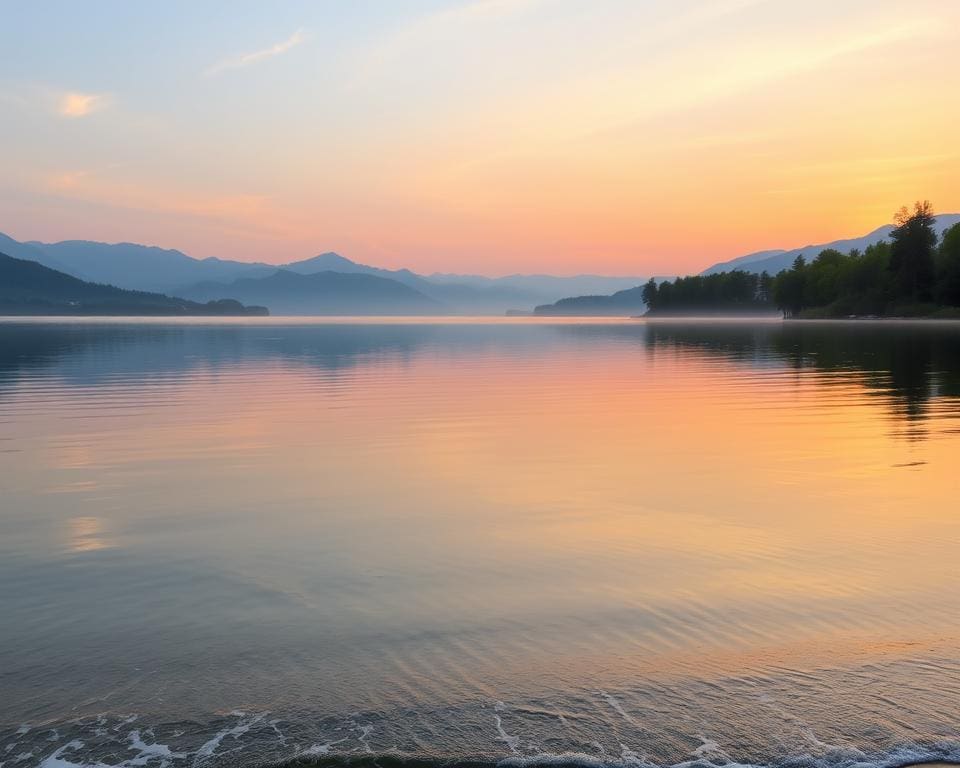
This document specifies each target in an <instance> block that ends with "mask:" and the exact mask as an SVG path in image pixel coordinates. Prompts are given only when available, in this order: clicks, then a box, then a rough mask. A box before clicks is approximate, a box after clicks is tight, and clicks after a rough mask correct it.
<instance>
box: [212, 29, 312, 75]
mask: <svg viewBox="0 0 960 768" xmlns="http://www.w3.org/2000/svg"><path fill="white" fill-rule="evenodd" d="M306 39H307V34H306V31H305V30H303V29H298V30H297V31H296V32H294V33H293V34H292V35H290V37H288V38H287V39H286V40H283V41H281V42H279V43H275V44H274V45H271V46H270V47H269V48H263V49H262V50H259V51H253V52H252V53H244V54H242V55H240V56H234V57H233V58H230V59H224V60H223V61H218V62H217V63H216V64H214V65H213V66H211V67H210V68H209V69H207V70H206V72H204V74H205V75H207V76H210V75H218V74H220V73H221V72H225V71H227V70H229V69H242V68H243V67H248V66H250V65H251V64H256V63H257V62H258V61H264V60H265V59H272V58H273V57H274V56H280V55H281V54H284V53H286V52H287V51H289V50H290V49H291V48H296V47H297V46H298V45H300V43H302V42H303V41H304V40H306Z"/></svg>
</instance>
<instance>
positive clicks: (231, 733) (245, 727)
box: [193, 712, 266, 766]
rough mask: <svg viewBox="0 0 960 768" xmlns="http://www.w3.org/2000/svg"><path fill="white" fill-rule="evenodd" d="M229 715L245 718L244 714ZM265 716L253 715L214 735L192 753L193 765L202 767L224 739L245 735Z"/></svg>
mask: <svg viewBox="0 0 960 768" xmlns="http://www.w3.org/2000/svg"><path fill="white" fill-rule="evenodd" d="M230 714H231V715H233V716H234V717H245V716H246V715H245V713H244V712H231V713H230ZM265 716H266V713H261V714H259V715H254V716H253V717H252V718H250V719H249V720H246V721H241V722H240V723H238V724H237V725H235V726H233V728H224V729H223V730H222V731H218V732H217V733H216V734H214V736H213V738H211V739H210V740H209V741H207V742H206V743H205V744H204V745H203V746H202V747H200V749H198V750H197V751H196V752H195V753H194V755H193V764H194V765H195V766H197V765H203V763H204V762H206V761H207V760H209V759H210V758H211V757H212V756H213V753H214V752H216V751H217V749H218V748H219V746H220V744H221V743H222V742H223V740H224V739H226V738H228V737H232V738H234V739H236V738H238V737H239V736H242V735H243V734H245V733H246V732H247V731H249V730H250V727H251V726H253V725H255V724H256V723H258V722H260V721H261V720H263V718H264V717H265Z"/></svg>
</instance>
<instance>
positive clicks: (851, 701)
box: [0, 322, 960, 768]
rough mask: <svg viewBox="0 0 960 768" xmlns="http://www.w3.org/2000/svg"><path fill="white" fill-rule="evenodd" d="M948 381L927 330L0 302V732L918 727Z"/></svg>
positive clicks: (324, 736)
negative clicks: (87, 317) (311, 318)
mask: <svg viewBox="0 0 960 768" xmlns="http://www.w3.org/2000/svg"><path fill="white" fill-rule="evenodd" d="M956 374H957V354H956V338H955V332H954V331H953V329H952V328H938V327H937V326H916V327H911V328H898V327H894V326H877V327H873V326H860V325H852V324H849V325H844V324H839V325H836V326H818V325H813V324H811V325H806V324H804V325H799V324H798V325H788V326H781V325H780V324H759V325H733V324H727V325H722V326H690V325H684V324H677V323H670V324H665V323H655V324H643V323H620V324H608V325H583V324H576V323H573V324H571V323H557V324H527V323H516V324H512V325H505V324H496V325H489V324H483V323H477V324H475V325H465V324H460V325H448V324H432V325H431V324H418V325H414V324H408V325H393V324H381V325H348V324H346V325H345V324H340V325H330V324H321V325H315V326H308V325H287V324H283V323H277V322H268V323H262V324H260V323H257V324H236V325H232V324H220V325H206V324H200V325H189V324H184V323H180V324H169V325H167V324H160V323H153V324H149V325H140V326H138V325H132V324H129V325H104V324H101V325H98V326H92V325H85V324H82V323H64V324H61V325H22V324H17V325H13V324H11V325H7V324H0V422H2V435H3V437H4V438H5V439H6V445H7V446H8V448H9V452H7V453H4V454H3V455H0V479H2V482H3V488H2V494H3V495H2V504H0V584H2V586H3V589H0V616H2V617H3V622H2V629H0V657H2V658H3V664H2V665H0V689H2V690H3V691H4V696H2V697H0V749H6V746H7V744H8V743H9V744H13V743H14V742H17V739H16V738H14V736H15V735H12V736H11V737H10V740H9V742H5V741H4V740H3V738H4V737H3V735H2V730H3V725H4V723H11V724H13V725H14V726H17V725H19V723H22V722H27V721H29V722H36V721H44V722H49V723H52V724H55V725H53V726H51V727H55V728H58V729H60V730H59V733H60V739H59V741H50V742H47V741H45V740H44V738H45V737H43V736H37V737H36V741H35V742H34V743H32V744H31V747H32V748H35V749H36V750H38V751H37V752H36V754H35V757H36V755H40V754H43V755H48V756H49V755H52V754H55V750H57V749H66V751H65V752H62V753H61V756H60V758H57V759H61V758H62V759H69V760H70V762H72V763H76V764H84V763H86V764H98V762H99V763H102V764H111V763H112V762H116V761H114V759H113V757H112V756H115V755H124V754H127V750H128V748H131V745H132V744H134V743H136V744H140V742H139V741H137V742H135V741H134V736H133V732H132V729H133V728H135V729H136V733H137V734H138V735H137V736H136V738H137V739H141V738H143V737H144V736H145V734H147V733H148V729H149V731H150V733H152V734H154V737H155V738H158V739H160V738H163V739H167V741H163V742H161V743H164V744H166V743H170V744H171V745H172V746H171V749H172V750H173V751H174V752H178V753H182V755H184V757H183V758H182V760H179V762H176V763H175V764H177V765H180V764H193V763H194V762H196V761H195V760H194V759H193V758H194V756H197V755H199V756H200V757H201V758H202V760H201V761H200V762H202V763H203V764H207V763H206V757H205V755H207V754H208V752H209V751H216V750H219V751H218V752H217V754H218V755H219V756H220V757H221V758H222V759H223V761H224V762H227V761H229V760H231V759H232V758H234V757H236V754H239V753H236V754H235V753H234V752H232V751H231V750H233V749H234V748H239V747H240V746H241V745H242V746H243V749H244V750H248V749H249V752H248V753H247V754H250V755H251V757H250V760H249V761H247V764H258V765H262V764H273V763H275V762H276V761H277V760H278V759H280V758H284V757H290V756H291V755H292V754H296V749H299V748H306V747H309V746H310V745H314V744H315V745H319V746H318V748H321V747H323V746H324V745H328V744H336V745H338V746H336V747H330V748H331V749H332V750H333V751H334V752H336V751H339V750H342V751H343V752H350V751H354V752H356V753H361V752H366V750H367V749H371V750H378V751H386V750H391V749H393V748H395V747H397V748H400V749H402V750H405V751H406V752H409V753H416V754H431V755H451V754H455V755H463V754H467V753H469V754H480V755H487V756H493V757H495V758H499V757H503V756H505V753H509V752H510V750H511V749H516V750H517V752H518V754H522V755H526V756H532V755H534V754H536V753H537V752H538V751H541V750H546V751H552V752H562V751H569V752H584V753H586V754H590V755H593V756H598V757H600V758H604V755H606V756H609V755H614V756H617V755H620V754H621V751H622V750H626V749H629V750H632V751H635V753H636V754H641V753H643V754H646V755H648V756H649V757H650V759H651V760H652V761H653V762H656V763H665V764H676V763H680V762H683V761H684V760H685V759H686V758H689V757H690V756H691V755H694V756H696V755H703V754H705V752H704V751H703V749H702V747H705V744H706V742H707V741H708V740H711V739H712V740H715V741H717V742H718V743H719V744H721V745H722V750H723V754H724V755H727V756H729V757H730V758H732V759H737V760H739V761H741V762H745V763H751V764H758V762H764V761H767V760H772V759H774V758H776V757H777V756H783V755H788V756H789V755H792V756H796V755H804V754H806V753H807V751H809V750H811V749H814V748H816V749H820V747H817V746H816V744H814V747H811V744H813V743H814V742H813V740H812V737H810V735H809V734H811V733H815V734H816V738H817V739H818V740H819V741H818V742H817V743H822V744H823V745H829V744H838V743H840V744H853V745H856V746H857V748H860V747H864V746H866V747H877V748H882V749H886V748H888V747H890V746H891V745H897V744H901V743H903V742H904V741H905V740H915V739H919V738H923V739H927V740H929V741H932V740H935V739H941V738H947V737H949V736H950V734H951V733H952V732H950V731H949V727H952V724H951V723H949V722H946V721H945V720H944V717H943V713H944V712H948V713H949V712H953V711H957V709H958V706H960V665H958V664H957V663H956V659H957V658H960V654H958V652H957V649H958V648H960V593H958V592H957V590H956V589H955V584H956V583H957V580H958V579H960V560H958V558H957V557H956V550H957V546H958V543H960V519H958V518H957V515H956V514H955V512H954V507H955V501H956V497H957V492H958V485H957V483H958V479H957V473H956V455H957V448H958V445H960V442H958V441H960V435H957V434H955V429H956V427H955V426H954V425H956V424H957V423H958V422H957V420H956V418H957V415H958V397H957V390H956ZM920 430H922V431H920ZM904 435H906V436H907V437H919V436H923V437H925V439H923V440H914V439H909V440H905V439H902V437H903V436H904ZM944 659H946V662H944ZM864 680H869V681H871V686H872V687H871V690H870V691H869V692H866V693H865V692H864V683H863V681H864ZM919 680H922V681H924V682H923V683H918V682H917V681H919ZM934 681H935V683H936V690H933V688H932V687H931V685H932V684H933V682H934ZM866 695H874V696H875V700H871V706H870V707H868V708H866V709H863V708H859V709H858V708H857V705H858V702H859V701H860V700H861V699H862V697H863V696H866ZM498 702H499V703H498ZM235 710H236V711H237V713H238V714H229V715H226V714H224V713H233V712H234V711H235ZM105 711H107V712H108V713H109V717H114V718H117V719H122V718H125V717H127V716H129V715H131V714H132V713H136V714H137V715H138V716H139V718H140V719H139V720H137V721H136V722H135V725H129V724H128V725H127V726H119V724H118V726H117V727H119V730H116V731H114V730H112V729H113V727H114V726H113V725H111V726H110V728H111V731H110V732H111V733H114V734H116V736H115V737H110V739H108V740H107V741H103V740H101V736H100V735H98V734H101V731H102V730H103V728H104V727H105V726H104V722H101V721H100V720H99V718H100V717H101V716H102V714H103V713H104V712H105ZM852 711H855V712H856V713H857V717H850V716H849V713H850V712H852ZM244 712H246V713H247V714H246V715H244V714H242V713H244ZM265 712H271V713H274V714H271V715H269V716H267V715H264V714H263V713H265ZM557 713H560V714H562V715H563V721H561V718H560V717H558V716H557ZM121 716H122V718H121ZM258 718H259V719H258ZM938 718H939V719H938ZM185 720H190V721H191V722H190V723H189V724H188V725H185V724H184V721H185ZM108 722H110V723H111V724H113V723H115V720H110V719H109V718H108ZM564 722H565V723H566V724H564ZM261 726H262V727H261ZM273 726H276V727H273ZM236 729H247V730H244V731H243V734H244V737H243V739H237V740H236V742H234V740H233V737H227V736H224V735H222V734H225V733H228V732H232V731H234V730H236ZM498 729H499V730H498ZM281 730H282V733H281ZM177 734H179V735H177ZM218 734H221V736H220V737H219V738H220V740H219V741H217V738H218ZM504 734H506V735H504ZM770 734H775V738H774V739H773V740H771V737H770ZM283 739H289V741H288V742H284V741H283ZM505 739H506V740H505ZM73 740H76V741H78V742H82V743H84V744H85V745H87V746H86V747H85V748H86V749H88V750H90V752H89V753H86V754H84V755H83V758H82V759H81V756H80V754H81V753H80V750H79V748H70V749H67V748H66V745H68V744H70V743H71V741H73ZM41 742H42V743H41ZM17 744H18V746H16V747H11V750H12V749H16V750H17V752H14V753H13V754H19V753H20V750H22V749H24V747H23V746H22V745H19V742H17ZM208 744H212V745H213V746H210V747H209V749H208V750H207V752H205V751H204V750H205V749H207V748H206V747H205V745H208ZM38 745H39V746H38ZM511 745H512V746H511ZM137 749H140V748H139V747H137ZM829 749H830V747H828V746H823V748H822V750H823V751H824V752H826V751H827V750H829ZM98 750H100V751H98ZM698 750H700V751H698ZM137 754H140V753H137ZM144 754H145V753H144ZM717 754H719V753H717ZM858 754H859V753H858ZM188 756H189V757H188ZM129 757H130V761H129V764H130V765H134V764H141V763H139V762H138V761H139V760H140V758H139V757H137V755H136V754H133V753H131V754H129ZM604 759H606V758H604ZM34 762H36V760H34ZM241 762H242V761H241ZM211 764H213V763H211ZM793 764H794V765H796V764H804V765H808V764H809V763H807V762H804V763H793ZM891 764H893V763H891ZM824 768H826V767H825V766H824ZM833 768H837V765H833Z"/></svg>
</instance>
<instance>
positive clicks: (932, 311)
mask: <svg viewBox="0 0 960 768" xmlns="http://www.w3.org/2000/svg"><path fill="white" fill-rule="evenodd" d="M934 221H935V220H934V213H933V207H932V206H931V205H930V203H929V202H926V201H924V202H918V203H916V204H915V205H914V207H913V210H912V211H911V210H909V209H907V208H905V207H904V208H902V209H901V210H900V211H899V212H898V213H897V214H896V216H895V218H894V224H895V229H894V230H893V231H892V232H891V234H890V240H889V241H884V242H880V243H877V244H875V245H871V246H868V247H867V248H865V249H864V250H862V251H860V250H853V251H851V252H850V253H846V254H845V253H841V252H840V251H837V250H835V249H832V248H828V249H826V250H823V251H821V252H820V253H819V254H817V255H816V256H815V257H814V258H813V259H812V260H808V259H807V258H806V257H805V256H798V257H797V258H796V260H795V261H794V262H793V265H792V266H791V267H790V268H789V269H785V270H783V271H781V272H779V273H778V274H776V275H770V274H768V273H767V272H763V273H761V274H754V273H751V272H747V271H745V270H732V271H729V272H719V273H715V274H711V275H696V276H690V277H680V278H677V279H676V280H672V281H670V280H668V281H664V282H661V283H657V282H656V281H655V280H653V279H651V280H650V281H648V282H647V283H646V285H644V286H643V300H644V302H645V303H646V305H647V308H648V314H651V315H657V314H675V313H681V312H685V311H686V312H689V311H701V312H702V311H708V312H725V313H736V312H744V313H755V312H758V311H763V310H770V311H773V310H779V311H780V312H782V313H783V316H784V317H792V318H832V317H850V316H877V317H927V316H930V317H960V225H955V226H953V227H951V228H950V229H948V230H946V232H944V234H943V237H942V238H938V237H937V233H936V231H935V229H934Z"/></svg>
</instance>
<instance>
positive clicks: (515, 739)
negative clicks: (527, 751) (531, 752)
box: [493, 715, 520, 755]
mask: <svg viewBox="0 0 960 768" xmlns="http://www.w3.org/2000/svg"><path fill="white" fill-rule="evenodd" d="M493 718H494V720H495V721H496V723H497V733H499V734H500V735H499V736H498V737H497V741H502V742H503V743H504V744H506V745H507V748H508V749H509V750H510V751H511V752H513V754H515V755H518V754H520V752H519V747H520V737H519V736H511V735H510V734H509V733H507V732H506V731H505V730H503V721H502V720H501V719H500V715H494V716H493Z"/></svg>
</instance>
